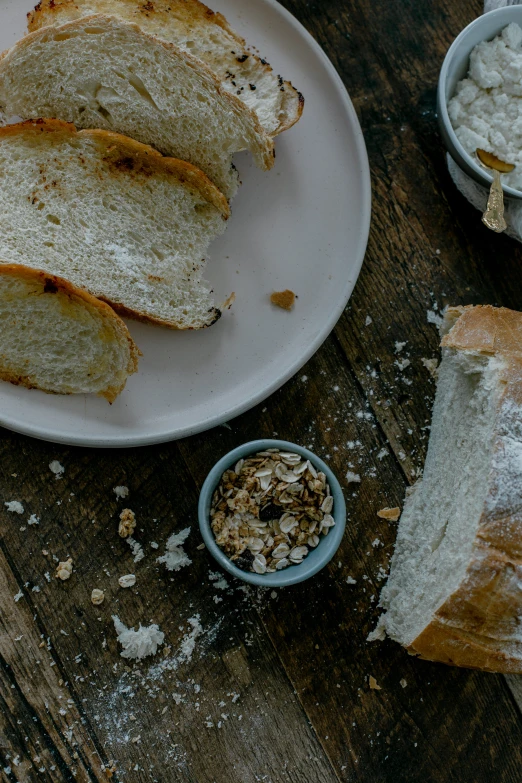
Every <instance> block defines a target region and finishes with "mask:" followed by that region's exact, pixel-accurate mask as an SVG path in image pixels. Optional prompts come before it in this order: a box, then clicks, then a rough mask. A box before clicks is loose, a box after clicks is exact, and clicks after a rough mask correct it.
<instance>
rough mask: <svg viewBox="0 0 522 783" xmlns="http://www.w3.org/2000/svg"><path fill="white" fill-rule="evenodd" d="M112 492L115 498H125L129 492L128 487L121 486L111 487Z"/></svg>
mask: <svg viewBox="0 0 522 783" xmlns="http://www.w3.org/2000/svg"><path fill="white" fill-rule="evenodd" d="M112 491H113V492H114V494H115V495H116V497H117V498H126V497H127V496H128V494H129V488H128V487H123V486H117V487H113V490H112Z"/></svg>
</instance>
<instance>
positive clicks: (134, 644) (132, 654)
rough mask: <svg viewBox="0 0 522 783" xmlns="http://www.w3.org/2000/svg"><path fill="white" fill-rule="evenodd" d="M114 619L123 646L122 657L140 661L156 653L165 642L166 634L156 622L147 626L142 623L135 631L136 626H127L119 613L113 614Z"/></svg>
mask: <svg viewBox="0 0 522 783" xmlns="http://www.w3.org/2000/svg"><path fill="white" fill-rule="evenodd" d="M112 620H113V623H114V628H115V631H116V633H117V635H118V641H119V643H120V644H121V646H122V648H123V649H122V651H121V653H120V655H121V657H122V658H129V659H132V660H138V661H139V660H141V658H147V657H148V656H149V655H155V654H156V652H157V650H158V645H160V644H163V641H164V639H165V634H164V633H162V632H161V631H160V629H159V627H158V626H157V625H156V624H155V623H153V624H152V625H149V626H146V627H143V626H142V625H140V626H139V627H138V630H137V631H135V630H134V628H127V626H126V625H125V624H124V623H122V621H121V620H120V618H119V617H118V615H113V616H112Z"/></svg>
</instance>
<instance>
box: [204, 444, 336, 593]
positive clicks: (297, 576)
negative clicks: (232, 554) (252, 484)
mask: <svg viewBox="0 0 522 783" xmlns="http://www.w3.org/2000/svg"><path fill="white" fill-rule="evenodd" d="M266 449H281V451H295V452H296V453H297V454H300V455H301V456H302V457H304V458H305V459H308V460H310V462H311V463H312V465H313V466H314V467H315V468H316V469H317V470H321V471H323V473H325V475H326V479H327V481H328V484H329V485H330V489H331V492H332V496H333V499H334V503H333V510H332V515H333V518H334V519H335V525H334V526H333V527H332V528H330V532H329V533H328V535H327V536H321V541H320V543H319V544H318V545H317V547H316V548H315V549H312V550H311V552H310V553H309V554H308V555H307V556H306V557H305V559H304V560H303V562H302V563H300V564H299V565H291V566H288V567H287V568H284V569H283V570H282V571H277V572H276V573H275V574H255V573H253V572H251V571H243V570H242V569H241V568H238V567H237V566H235V565H234V563H233V562H232V561H231V560H230V559H229V558H228V557H227V556H226V555H225V553H224V552H223V550H222V549H220V548H219V547H218V545H217V544H216V540H215V538H214V533H213V532H212V529H211V527H210V505H211V502H212V495H213V494H214V490H215V489H216V487H217V486H218V484H219V482H220V479H221V476H222V475H223V473H224V472H225V470H227V469H228V468H230V467H232V466H233V465H235V464H236V462H237V461H238V460H239V459H241V457H249V456H251V455H253V454H256V453H257V452H258V451H265V450H266ZM198 516H199V528H200V530H201V535H202V536H203V541H204V542H205V544H206V546H207V549H208V550H209V552H210V553H211V555H212V556H213V557H214V558H215V559H216V560H217V561H218V563H219V564H220V565H221V566H222V567H223V568H224V569H225V571H228V573H229V574H232V576H237V578H238V579H242V580H243V581H244V582H249V583H250V584H253V585H261V586H262V587H285V586H286V585H294V584H296V583H297V582H304V580H305V579H309V578H310V577H311V576H313V575H314V574H316V573H317V572H318V571H320V570H321V568H324V566H325V565H326V564H327V563H329V562H330V560H331V559H332V557H333V556H334V555H335V553H336V552H337V549H338V548H339V544H340V543H341V539H342V537H343V533H344V528H345V525H346V505H345V502H344V497H343V492H342V489H341V485H340V484H339V482H338V481H337V479H336V477H335V476H334V474H333V473H332V471H331V470H330V468H329V467H328V465H325V463H324V462H323V461H322V460H321V459H319V457H316V456H315V454H312V452H311V451H308V449H303V448H302V447H301V446H296V445H295V443H288V442H287V441H285V440H252V441H250V442H249V443H245V444H244V445H243V446H238V448H237V449H233V450H232V451H229V452H228V454H225V456H224V457H222V458H221V459H220V460H219V462H217V463H216V464H215V465H214V467H213V468H212V470H211V471H210V473H209V474H208V476H207V478H206V479H205V483H204V484H203V487H202V489H201V494H200V496H199V506H198Z"/></svg>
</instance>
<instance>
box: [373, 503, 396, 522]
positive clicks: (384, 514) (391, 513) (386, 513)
mask: <svg viewBox="0 0 522 783" xmlns="http://www.w3.org/2000/svg"><path fill="white" fill-rule="evenodd" d="M400 515H401V510H400V508H398V506H396V507H395V508H381V510H380V511H378V512H377V516H378V517H380V518H381V519H389V520H390V522H397V520H398V519H399V517H400Z"/></svg>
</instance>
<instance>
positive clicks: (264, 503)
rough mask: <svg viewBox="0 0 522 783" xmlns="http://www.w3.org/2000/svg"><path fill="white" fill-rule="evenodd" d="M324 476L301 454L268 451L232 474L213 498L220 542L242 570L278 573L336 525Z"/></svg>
mask: <svg viewBox="0 0 522 783" xmlns="http://www.w3.org/2000/svg"><path fill="white" fill-rule="evenodd" d="M332 510H333V497H332V495H331V492H330V487H329V486H328V483H327V481H326V476H325V474H324V473H321V472H318V471H316V469H315V468H314V466H313V465H312V464H311V463H310V462H309V461H308V460H306V459H303V458H302V457H301V455H300V454H295V453H293V452H286V451H280V450H279V449H267V451H260V452H259V453H258V454H254V455H253V456H252V457H247V459H240V460H239V461H238V462H237V463H236V465H235V466H234V469H233V470H232V469H230V470H226V471H225V472H224V473H223V476H222V477H221V481H220V483H219V486H218V488H217V489H216V491H215V492H214V495H213V498H212V507H211V510H210V524H211V528H212V531H213V533H214V536H215V538H216V543H217V544H218V546H219V547H221V549H222V550H223V551H224V552H225V554H227V555H228V556H229V557H230V559H231V560H232V561H233V562H234V563H235V565H237V566H238V567H239V568H243V569H244V570H246V571H254V572H255V573H257V574H265V573H274V572H275V571H280V570H281V569H283V568H287V567H288V566H290V565H297V564H299V563H301V562H302V561H303V559H304V558H305V557H306V556H307V554H308V553H309V552H310V550H311V549H315V547H316V546H317V545H318V544H319V542H320V536H321V535H324V536H326V535H327V534H328V532H329V530H330V528H331V527H333V526H334V525H335V521H334V518H333V516H332V513H331V512H332Z"/></svg>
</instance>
